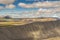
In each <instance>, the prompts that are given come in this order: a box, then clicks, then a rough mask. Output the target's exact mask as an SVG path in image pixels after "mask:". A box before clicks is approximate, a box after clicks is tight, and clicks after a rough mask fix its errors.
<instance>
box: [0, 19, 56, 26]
mask: <svg viewBox="0 0 60 40" xmlns="http://www.w3.org/2000/svg"><path fill="white" fill-rule="evenodd" d="M56 20H57V19H54V18H30V19H29V18H27V19H22V20H16V19H15V20H14V19H0V25H24V24H29V23H33V22H48V21H56Z"/></svg>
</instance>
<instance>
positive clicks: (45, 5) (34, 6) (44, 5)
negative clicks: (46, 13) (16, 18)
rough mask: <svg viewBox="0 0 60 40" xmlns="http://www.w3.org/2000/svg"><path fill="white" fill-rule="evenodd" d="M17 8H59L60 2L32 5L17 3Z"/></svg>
mask: <svg viewBox="0 0 60 40" xmlns="http://www.w3.org/2000/svg"><path fill="white" fill-rule="evenodd" d="M18 6H20V7H24V8H41V7H60V1H59V2H36V3H32V4H25V3H19V4H18Z"/></svg>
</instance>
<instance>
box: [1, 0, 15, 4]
mask: <svg viewBox="0 0 60 40" xmlns="http://www.w3.org/2000/svg"><path fill="white" fill-rule="evenodd" d="M14 2H15V0H0V4H12V3H14Z"/></svg>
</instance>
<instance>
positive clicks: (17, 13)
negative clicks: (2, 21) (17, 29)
mask: <svg viewBox="0 0 60 40" xmlns="http://www.w3.org/2000/svg"><path fill="white" fill-rule="evenodd" d="M46 3H47V4H46ZM35 4H36V5H37V6H36V5H35ZM42 4H43V5H42ZM39 5H40V6H39ZM53 5H54V6H53ZM56 5H57V6H56ZM59 8H60V1H59V0H48V2H47V0H2V1H0V16H2V15H3V16H4V15H9V16H11V15H12V17H28V18H29V17H31V18H32V17H41V15H42V14H41V15H40V13H46V12H47V10H49V11H48V12H47V13H49V12H51V13H52V10H53V9H57V10H58V11H57V10H56V11H54V13H53V15H54V17H55V16H56V15H55V13H58V12H59ZM40 9H42V10H40ZM40 11H41V12H40ZM37 14H38V15H37ZM58 14H59V13H58ZM46 15H47V14H45V15H44V16H46ZM48 15H52V14H48ZM47 17H48V16H47ZM56 17H57V16H56Z"/></svg>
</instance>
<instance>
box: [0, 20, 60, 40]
mask: <svg viewBox="0 0 60 40" xmlns="http://www.w3.org/2000/svg"><path fill="white" fill-rule="evenodd" d="M0 39H2V40H4V39H5V40H60V20H58V21H49V22H33V23H29V24H25V25H16V26H14V25H13V26H11V27H9V26H8V27H3V26H2V27H0Z"/></svg>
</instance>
